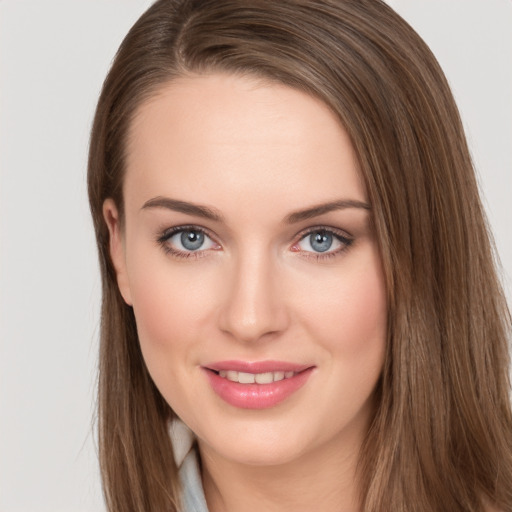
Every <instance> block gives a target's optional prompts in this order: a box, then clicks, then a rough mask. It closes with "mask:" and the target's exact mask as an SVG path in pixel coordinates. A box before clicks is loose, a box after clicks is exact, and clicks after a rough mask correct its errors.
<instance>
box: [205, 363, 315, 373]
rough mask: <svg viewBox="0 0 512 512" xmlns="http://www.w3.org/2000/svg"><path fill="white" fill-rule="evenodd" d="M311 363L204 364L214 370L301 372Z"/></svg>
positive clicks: (309, 366)
mask: <svg viewBox="0 0 512 512" xmlns="http://www.w3.org/2000/svg"><path fill="white" fill-rule="evenodd" d="M312 366H313V365H311V364H300V363H291V362H288V361H268V360H267V361H216V362H214V363H209V364H205V365H203V367H204V368H207V369H209V370H214V371H217V372H218V371H220V370H225V371H228V370H232V371H235V372H246V373H267V372H279V371H281V372H297V373H298V372H301V371H303V370H306V369H308V368H311V367H312Z"/></svg>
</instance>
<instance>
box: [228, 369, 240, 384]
mask: <svg viewBox="0 0 512 512" xmlns="http://www.w3.org/2000/svg"><path fill="white" fill-rule="evenodd" d="M226 377H227V379H228V380H232V381H233V382H238V372H235V371H234V370H228V371H227V372H226Z"/></svg>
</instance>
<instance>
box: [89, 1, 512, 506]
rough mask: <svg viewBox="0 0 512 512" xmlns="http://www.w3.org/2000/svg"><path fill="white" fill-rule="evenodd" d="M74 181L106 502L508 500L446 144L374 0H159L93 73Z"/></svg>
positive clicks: (490, 284) (484, 253)
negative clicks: (87, 243)
mask: <svg viewBox="0 0 512 512" xmlns="http://www.w3.org/2000/svg"><path fill="white" fill-rule="evenodd" d="M89 194H90V202H91V209H92V214H93V219H94V223H95V228H96V233H97V240H98V247H99V252H100V262H101V268H102V276H103V294H104V297H103V310H102V334H101V344H102V345H101V358H100V390H99V392H100V403H99V429H100V459H101V465H102V474H103V480H104V489H105V495H106V499H107V503H108V506H109V509H110V510H123V511H124V510H134V511H135V510H137V511H139V510H140V511H142V510H145V511H151V510H154V511H157V510H158V511H161V510H186V511H188V510H198V511H199V510H202V511H206V510H209V511H210V512H217V511H220V510H226V511H231V510H239V509H241V508H242V507H243V508H244V509H245V510H253V509H254V510H294V511H297V510H311V508H312V507H314V506H315V505H316V506H320V507H321V509H322V510H323V511H330V510H351V511H352V510H353V511H363V510H364V511H380V510H402V511H410V510H417V511H446V510H450V511H482V510H494V509H497V510H510V509H511V508H512V428H511V427H512V417H511V416H512V415H511V411H510V402H509V387H508V355H507V334H508V331H507V329H508V327H509V322H510V317H509V314H508V311H507V308H506V305H505V302H504V299H503V295H502V292H501V290H500V286H499V283H498V281H497V278H496V273H495V269H494V264H493V259H492V253H491V249H490V244H489V238H488V234H487V230H486V224H485V220H484V216H483V213H482V208H481V205H480V201H479V198H478V192H477V187H476V183H475V178H474V175H473V170H472V166H471V161H470V158H469V154H468V149H467V145H466V142H465V138H464V134H463V130H462V127H461V123H460V120H459V116H458V112H457V109H456V107H455V105H454V102H453V98H452V96H451V93H450V91H449V88H448V86H447V84H446V80H445V79H444V76H443V74H442V72H441V70H440V69H439V66H438V65H437V63H436V61H435V59H434V57H433V56H432V55H431V53H430V51H429V50H428V48H427V47H426V46H425V44H424V43H423V42H422V41H421V40H420V38H419V37H418V36H417V35H416V34H415V33H414V32H413V30H412V29H411V28H410V27H409V26H408V25H407V24H406V23H405V22H404V21H403V20H401V19H400V18H399V17H398V16H397V15H396V14H395V13H394V12H393V11H392V10H391V9H390V8H389V7H387V6H386V5H385V4H383V3H381V2H379V1H376V0H372V1H360V2H351V1H346V2H342V1H334V0H314V1H312V0H285V1H279V2H273V1H270V0H261V1H250V2H249V1H247V2H245V1H239V0H238V1H228V0H216V1H211V2H209V1H206V2H205V1H204V0H203V1H199V0H197V1H192V0H189V1H186V0H174V1H171V0H164V1H157V2H156V3H155V4H154V5H153V6H152V7H150V9H149V10H148V11H147V12H146V13H145V14H144V15H143V16H142V17H141V18H140V19H139V21H138V22H137V23H136V24H135V26H134V27H133V28H132V30H131V31H130V33H129V34H128V36H127V37H126V38H125V40H124V42H123V44H122V45H121V48H120V50H119V52H118V54H117V56H116V59H115V61H114V63H113V66H112V69H111V71H110V73H109V76H108V77H107V80H106V82H105V84H104V88H103V91H102V95H101V97H100V100H99V104H98V109H97V113H96V118H95V122H94V126H93V132H92V138H91V147H90V160H89ZM178 418H179V419H178ZM185 425H187V427H188V428H187V427H185ZM188 429H190V430H188ZM184 430H185V433H183V431H184ZM187 432H188V433H191V432H192V433H193V434H190V435H191V438H192V443H193V444H192V446H190V443H189V444H186V443H185V442H184V438H185V437H187V435H188V434H187ZM206 507H208V508H206Z"/></svg>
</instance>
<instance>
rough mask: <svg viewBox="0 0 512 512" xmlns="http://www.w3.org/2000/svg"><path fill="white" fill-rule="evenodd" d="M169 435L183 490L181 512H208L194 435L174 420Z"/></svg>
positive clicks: (181, 423)
mask: <svg viewBox="0 0 512 512" xmlns="http://www.w3.org/2000/svg"><path fill="white" fill-rule="evenodd" d="M169 435H170V436H171V441H172V447H173V450H174V460H175V462H176V465H177V466H178V469H179V475H180V480H181V485H182V489H183V494H182V506H183V510H182V511H181V512H208V507H207V506H206V499H205V497H204V491H203V484H202V482H201V473H200V471H199V463H198V456H199V455H198V453H197V449H196V447H195V444H194V441H195V436H194V434H193V433H192V431H191V430H190V429H189V428H188V427H187V426H186V425H185V423H183V422H182V421H180V420H175V421H173V422H172V423H171V427H170V429H169Z"/></svg>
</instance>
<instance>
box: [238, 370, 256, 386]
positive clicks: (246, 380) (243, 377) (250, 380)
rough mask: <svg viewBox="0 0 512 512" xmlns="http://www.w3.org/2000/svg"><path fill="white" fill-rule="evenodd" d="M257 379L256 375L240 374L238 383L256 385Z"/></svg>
mask: <svg viewBox="0 0 512 512" xmlns="http://www.w3.org/2000/svg"><path fill="white" fill-rule="evenodd" d="M255 377H256V376H255V375H254V373H245V372H238V382H240V384H254V380H255Z"/></svg>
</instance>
